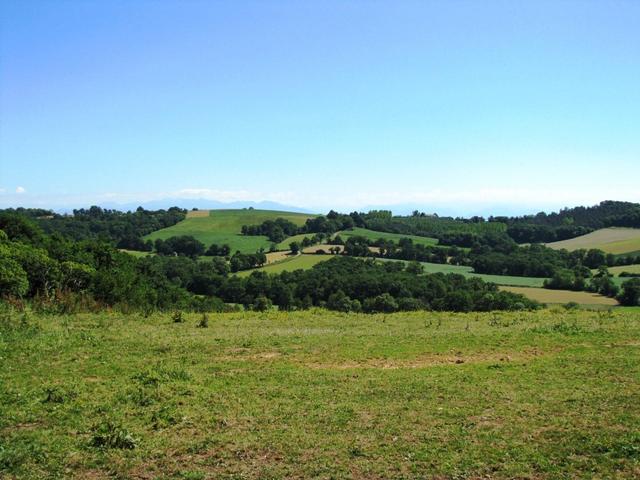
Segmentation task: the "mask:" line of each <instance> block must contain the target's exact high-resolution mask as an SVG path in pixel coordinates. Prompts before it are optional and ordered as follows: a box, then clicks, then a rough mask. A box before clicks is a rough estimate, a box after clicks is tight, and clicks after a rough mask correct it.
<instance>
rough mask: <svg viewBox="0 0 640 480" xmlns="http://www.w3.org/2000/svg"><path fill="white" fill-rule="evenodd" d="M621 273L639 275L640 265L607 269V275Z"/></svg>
mask: <svg viewBox="0 0 640 480" xmlns="http://www.w3.org/2000/svg"><path fill="white" fill-rule="evenodd" d="M594 272H597V270H594ZM622 272H629V273H640V264H636V265H621V266H619V267H609V273H610V274H611V275H620V274H621V273H622Z"/></svg>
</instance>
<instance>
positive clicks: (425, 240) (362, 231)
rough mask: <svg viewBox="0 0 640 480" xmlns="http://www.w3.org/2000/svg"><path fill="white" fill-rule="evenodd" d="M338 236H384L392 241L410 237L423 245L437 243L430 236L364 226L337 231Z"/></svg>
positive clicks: (374, 237) (376, 237) (371, 238)
mask: <svg viewBox="0 0 640 480" xmlns="http://www.w3.org/2000/svg"><path fill="white" fill-rule="evenodd" d="M339 235H340V237H342V239H343V240H345V241H346V240H347V238H349V237H355V236H358V237H365V238H367V239H369V240H374V241H375V240H378V239H379V238H384V239H385V240H393V241H394V242H396V243H397V242H398V240H400V239H401V238H410V239H411V240H413V243H420V244H423V245H436V244H437V243H438V239H437V238H431V237H419V236H417V235H402V234H399V233H386V232H376V231H375V230H368V229H366V228H354V229H352V230H344V231H342V232H340V233H339Z"/></svg>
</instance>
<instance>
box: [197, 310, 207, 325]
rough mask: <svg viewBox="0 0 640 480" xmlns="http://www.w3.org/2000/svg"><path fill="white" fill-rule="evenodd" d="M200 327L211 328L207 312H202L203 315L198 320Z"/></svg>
mask: <svg viewBox="0 0 640 480" xmlns="http://www.w3.org/2000/svg"><path fill="white" fill-rule="evenodd" d="M198 328H209V316H208V315H207V314H206V313H203V314H202V317H201V318H200V321H199V322H198Z"/></svg>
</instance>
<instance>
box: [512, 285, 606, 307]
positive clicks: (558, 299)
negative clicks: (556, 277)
mask: <svg viewBox="0 0 640 480" xmlns="http://www.w3.org/2000/svg"><path fill="white" fill-rule="evenodd" d="M500 290H506V291H507V292H513V293H520V294H522V295H524V296H525V297H527V298H530V299H532V300H536V301H538V302H540V303H569V302H576V303H579V304H581V305H611V306H614V305H618V302H617V301H616V300H615V299H613V298H609V297H604V296H602V295H598V294H596V293H590V292H572V291H569V290H551V289H549V288H534V287H500Z"/></svg>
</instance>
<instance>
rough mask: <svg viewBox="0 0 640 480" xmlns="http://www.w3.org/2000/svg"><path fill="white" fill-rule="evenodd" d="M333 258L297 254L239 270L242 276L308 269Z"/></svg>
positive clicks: (329, 256)
mask: <svg viewBox="0 0 640 480" xmlns="http://www.w3.org/2000/svg"><path fill="white" fill-rule="evenodd" d="M330 258H332V256H331V255H297V256H295V257H291V258H288V259H286V260H282V261H280V262H278V263H274V264H272V265H265V266H264V267H260V268H254V269H251V270H243V271H241V272H238V275H239V276H241V277H246V276H247V275H251V273H252V272H256V271H258V272H266V273H282V272H293V271H294V270H300V269H302V270H306V269H308V268H311V267H313V266H314V265H317V264H318V263H320V262H324V261H326V260H329V259H330Z"/></svg>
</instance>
